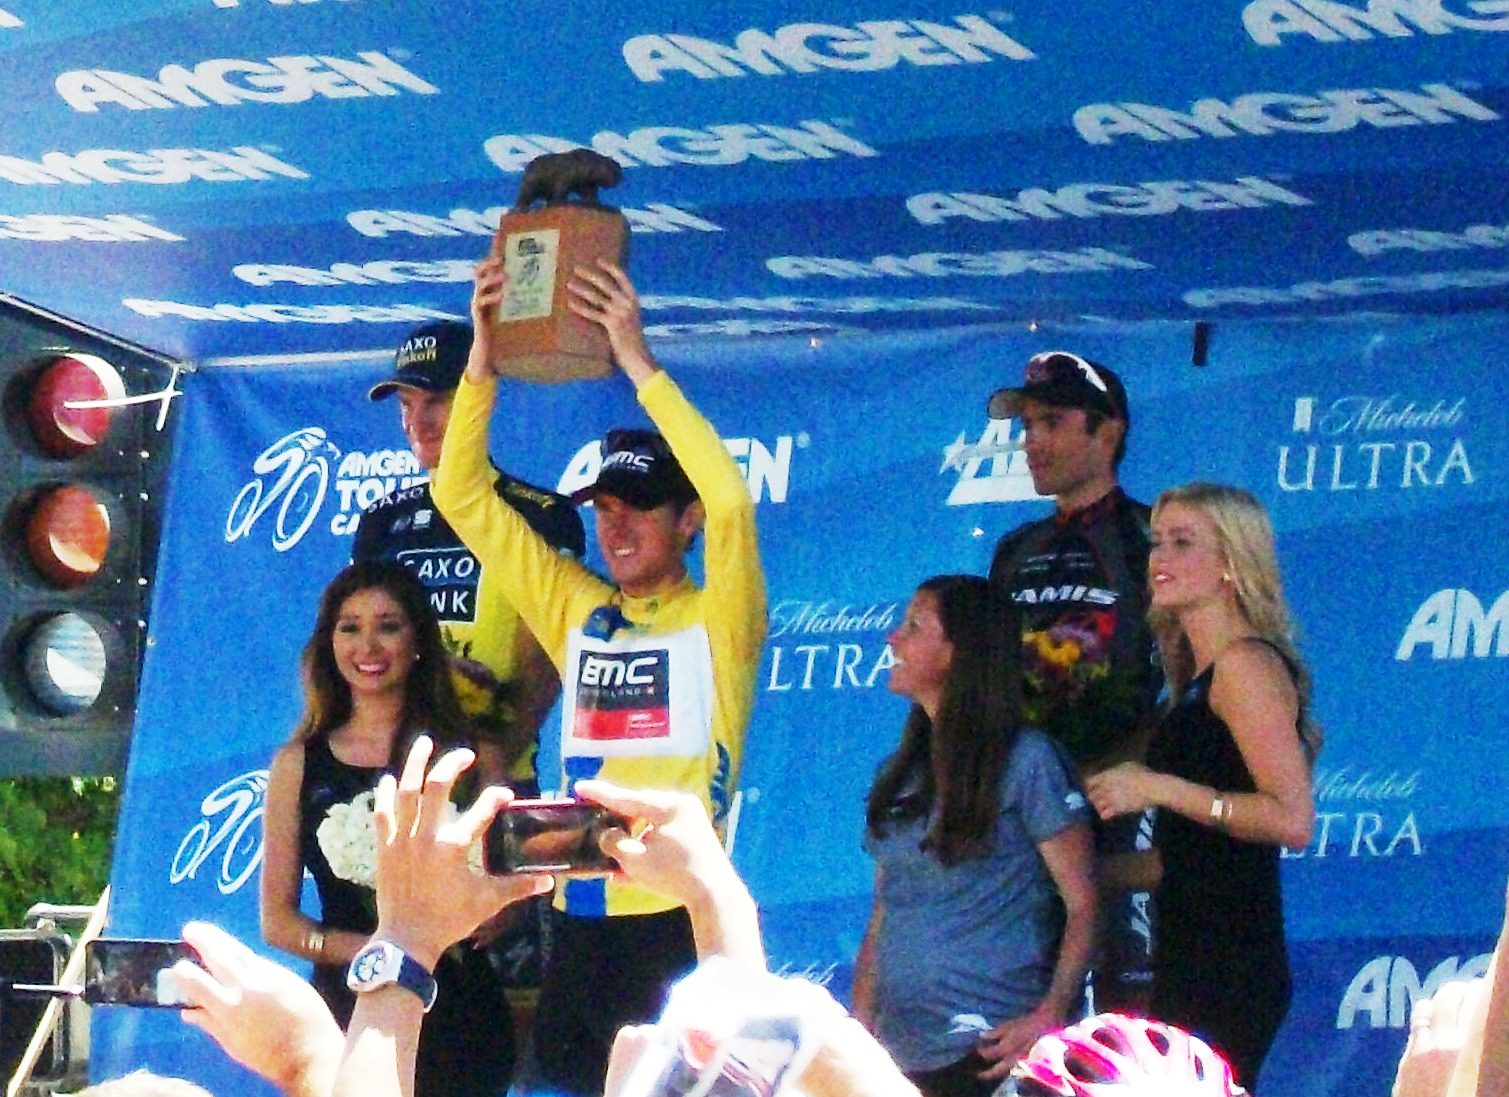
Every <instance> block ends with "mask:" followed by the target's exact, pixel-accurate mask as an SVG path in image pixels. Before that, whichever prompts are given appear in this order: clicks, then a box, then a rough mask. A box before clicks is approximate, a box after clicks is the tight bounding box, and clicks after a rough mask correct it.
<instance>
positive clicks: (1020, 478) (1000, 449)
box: [938, 419, 1042, 507]
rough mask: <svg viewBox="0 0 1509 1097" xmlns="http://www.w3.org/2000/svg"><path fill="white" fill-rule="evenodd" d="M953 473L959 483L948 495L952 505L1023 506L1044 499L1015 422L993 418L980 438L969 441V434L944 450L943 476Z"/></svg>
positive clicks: (962, 435) (963, 433)
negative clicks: (1032, 500) (1029, 469)
mask: <svg viewBox="0 0 1509 1097" xmlns="http://www.w3.org/2000/svg"><path fill="white" fill-rule="evenodd" d="M945 472H952V473H954V474H955V475H956V476H957V477H958V480H957V482H956V483H955V484H954V490H953V491H951V492H949V494H948V504H947V505H948V506H951V507H964V506H970V505H972V504H974V503H1022V502H1027V501H1028V500H1031V499H1040V498H1042V496H1040V495H1038V493H1037V491H1036V490H1035V489H1034V488H1033V486H1032V473H1031V472H1029V471H1028V469H1027V454H1026V453H1025V452H1024V451H1023V450H1022V438H1021V431H1020V429H1019V428H1018V426H1017V421H1016V420H1015V419H991V420H990V421H989V423H988V425H987V426H986V427H985V430H984V431H983V432H982V433H981V434H980V437H979V438H978V439H976V440H975V441H973V442H971V441H969V436H968V433H967V432H966V431H962V430H961V431H960V432H959V437H957V438H955V439H954V440H953V442H952V443H950V444H949V445H947V446H945V447H944V449H943V465H942V467H940V468H939V469H938V473H939V475H942V474H943V473H945Z"/></svg>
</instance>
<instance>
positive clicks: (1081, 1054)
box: [1001, 1013, 1247, 1097]
mask: <svg viewBox="0 0 1509 1097" xmlns="http://www.w3.org/2000/svg"><path fill="white" fill-rule="evenodd" d="M1246 1092H1247V1091H1246V1090H1245V1089H1243V1088H1242V1087H1241V1086H1239V1085H1237V1084H1236V1082H1235V1080H1234V1079H1233V1078H1232V1076H1231V1067H1230V1066H1229V1065H1227V1062H1226V1060H1225V1059H1223V1058H1221V1056H1220V1055H1219V1054H1217V1053H1216V1052H1215V1051H1214V1050H1212V1048H1211V1047H1210V1045H1209V1044H1207V1043H1206V1042H1205V1041H1204V1040H1201V1039H1200V1038H1199V1037H1198V1036H1191V1035H1190V1034H1189V1033H1187V1032H1185V1031H1184V1030H1183V1029H1181V1028H1176V1027H1174V1026H1173V1025H1166V1024H1164V1023H1163V1022H1161V1021H1153V1020H1149V1019H1148V1018H1145V1017H1125V1016H1123V1015H1121V1014H1119V1013H1102V1014H1100V1015H1098V1016H1096V1017H1090V1018H1087V1019H1086V1020H1083V1021H1080V1022H1078V1023H1077V1024H1073V1025H1070V1026H1069V1027H1067V1028H1062V1029H1059V1030H1058V1031H1057V1032H1050V1033H1048V1035H1046V1036H1043V1037H1041V1038H1039V1039H1038V1041H1037V1043H1035V1044H1033V1045H1032V1050H1031V1051H1029V1052H1028V1053H1027V1057H1026V1058H1025V1059H1023V1060H1022V1061H1021V1062H1019V1063H1017V1065H1016V1066H1015V1067H1013V1068H1012V1071H1011V1076H1010V1077H1009V1078H1008V1079H1007V1081H1006V1083H1005V1085H1003V1086H1002V1088H1001V1093H1002V1094H1003V1095H1006V1097H1239V1095H1245V1094H1246Z"/></svg>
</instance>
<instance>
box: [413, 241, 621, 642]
mask: <svg viewBox="0 0 1509 1097" xmlns="http://www.w3.org/2000/svg"><path fill="white" fill-rule="evenodd" d="M503 279H504V276H503V268H502V264H501V261H500V260H497V259H487V260H484V261H483V262H482V263H480V264H479V265H478V267H477V277H476V283H475V286H474V288H473V292H472V317H473V320H474V321H475V323H474V328H475V333H476V334H475V336H474V339H473V342H472V349H471V355H470V357H469V358H468V360H467V366H466V373H465V374H464V375H463V377H462V379H461V384H460V385H459V386H458V387H457V389H456V396H455V400H454V402H453V403H452V405H451V417H450V422H449V424H448V425H447V427H446V432H445V443H444V445H443V446H442V447H441V451H440V463H439V464H438V465H437V466H436V467H435V469H434V471H433V475H432V479H431V482H430V494H431V497H432V498H433V499H434V500H435V505H436V506H437V507H438V508H439V509H440V513H441V514H443V515H445V519H446V521H447V522H449V523H450V526H451V528H452V529H453V530H455V531H456V535H457V536H458V537H460V538H461V540H462V541H464V542H465V543H466V546H467V548H469V549H471V551H472V553H473V554H474V555H475V556H476V557H477V559H478V560H479V561H480V562H481V564H482V566H483V567H495V568H498V569H499V570H500V574H501V580H500V583H501V587H502V590H503V594H504V596H505V597H506V598H507V599H508V600H509V602H510V603H512V604H513V606H514V608H515V609H517V610H518V612H519V616H520V618H522V619H523V621H524V623H525V624H526V625H527V626H528V627H529V630H530V631H531V632H532V633H534V635H535V637H536V639H538V640H539V643H540V646H541V647H542V648H543V649H544V650H545V651H546V652H547V653H548V654H549V655H550V658H551V661H552V662H554V663H555V665H556V666H557V668H559V667H560V665H561V662H562V660H563V659H564V658H565V648H566V634H567V631H568V629H569V627H570V625H571V624H572V623H574V622H575V621H578V620H580V619H581V618H582V617H584V616H585V615H586V612H587V611H588V610H590V608H591V607H592V606H593V605H596V604H598V603H600V602H602V601H603V600H605V599H606V598H607V596H608V593H609V588H608V586H607V584H605V583H603V582H602V581H601V580H599V579H597V578H596V577H595V576H593V575H592V573H591V572H589V571H588V570H587V569H586V568H585V567H583V566H582V565H581V564H580V563H578V562H576V561H574V560H567V559H565V558H564V557H562V556H561V555H560V554H559V553H558V552H556V551H555V549H554V548H553V547H552V546H551V545H550V543H549V542H548V541H546V540H545V538H543V537H542V536H540V534H539V533H537V532H536V531H535V530H534V529H533V528H532V527H531V526H530V525H529V523H528V522H527V521H525V520H524V518H523V517H521V516H520V515H519V513H518V512H517V511H515V510H514V509H513V508H512V507H511V506H509V505H508V504H507V503H506V502H505V501H504V500H503V499H502V498H501V497H500V496H499V495H498V493H497V492H496V491H495V490H494V489H493V479H494V477H493V469H492V465H491V463H490V462H489V461H488V456H487V454H488V434H489V429H488V428H489V423H490V421H491V419H492V413H493V404H494V401H495V400H496V397H497V378H496V377H495V376H494V375H493V372H492V368H491V367H490V366H489V364H488V362H489V355H490V354H491V353H492V348H493V341H494V339H495V336H494V334H493V325H492V320H493V317H494V316H495V315H496V312H497V307H498V301H499V299H500V297H501V295H502V287H503ZM584 606H585V608H583V607H584Z"/></svg>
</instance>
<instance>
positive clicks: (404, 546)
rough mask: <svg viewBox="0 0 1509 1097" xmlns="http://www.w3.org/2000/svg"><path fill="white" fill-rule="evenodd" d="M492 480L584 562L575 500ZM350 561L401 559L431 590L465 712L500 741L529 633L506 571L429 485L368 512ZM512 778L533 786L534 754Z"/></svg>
mask: <svg viewBox="0 0 1509 1097" xmlns="http://www.w3.org/2000/svg"><path fill="white" fill-rule="evenodd" d="M492 477H493V478H492V487H493V491H494V492H495V493H496V495H497V497H498V498H499V499H500V500H502V501H503V502H505V503H506V504H507V505H508V506H510V507H511V508H513V509H514V510H515V511H517V512H518V513H519V514H521V515H522V516H523V517H524V519H525V520H526V521H527V522H528V523H529V524H530V525H531V526H532V527H533V528H534V529H535V530H536V531H537V532H538V533H539V534H540V536H541V537H543V538H544V539H545V540H546V541H548V542H549V543H550V545H551V546H552V547H553V548H554V549H555V550H556V551H557V552H561V553H566V554H568V555H570V556H573V557H576V558H577V559H580V558H581V557H582V556H583V555H584V554H585V552H586V540H585V535H584V534H583V532H582V519H581V516H580V515H579V514H577V512H576V508H575V507H573V506H572V505H571V503H570V501H569V500H567V499H566V498H565V497H564V496H561V495H557V494H556V493H555V492H553V491H545V490H544V489H542V488H537V487H534V486H532V485H530V484H528V483H525V482H524V481H523V480H520V479H518V478H517V477H514V476H510V475H509V474H508V473H506V472H502V471H500V470H495V471H493V472H492ZM351 559H352V560H354V561H363V560H395V561H397V562H398V563H400V564H403V565H404V566H405V567H407V568H408V569H409V570H410V571H412V572H413V573H414V574H415V575H416V576H417V577H418V578H419V581H420V582H421V583H423V584H424V588H425V590H426V592H428V594H429V596H430V604H431V605H432V606H433V607H434V609H435V613H436V615H437V616H438V617H439V618H440V631H441V634H442V636H443V637H444V638H445V646H446V649H447V650H448V651H449V652H450V654H451V658H452V668H451V669H452V672H453V673H452V678H453V680H454V681H455V684H456V692H457V695H458V696H459V697H460V700H461V707H462V709H463V710H464V711H465V712H466V714H467V716H468V717H470V719H471V721H472V723H473V726H474V727H475V729H476V731H477V733H478V734H479V735H480V736H481V737H482V738H485V739H493V738H497V737H498V736H499V735H500V734H501V733H502V732H503V730H504V728H505V727H506V725H507V724H508V722H510V721H511V720H512V719H513V712H512V708H511V704H510V700H511V696H512V684H513V681H514V678H515V676H516V675H517V673H518V645H519V631H520V629H521V628H522V627H523V626H522V625H521V624H520V622H519V615H518V613H517V612H516V611H515V610H514V608H513V606H512V604H510V602H509V601H508V599H507V598H506V597H505V596H504V595H503V593H502V589H501V579H500V576H499V574H498V573H499V571H500V570H501V566H500V565H497V564H494V565H492V566H488V567H484V566H483V565H482V564H480V563H479V562H478V560H477V558H476V557H475V556H473V555H472V553H471V550H470V549H468V548H467V547H466V545H464V544H463V543H462V541H461V538H460V537H458V536H456V533H455V531H454V530H452V529H451V527H450V525H449V524H448V523H447V522H446V520H445V519H444V518H443V517H442V516H441V514H440V512H439V511H438V510H436V509H435V503H434V501H433V500H432V499H431V497H430V485H429V483H428V482H425V483H422V484H416V485H414V486H413V487H409V488H405V489H403V490H402V491H395V492H393V493H392V494H390V495H387V496H385V497H384V498H382V499H379V500H378V501H377V502H375V503H373V504H372V505H371V506H370V507H368V508H367V509H366V510H365V511H364V512H363V513H362V516H361V522H360V524H359V525H358V526H357V528H356V539H355V542H354V543H353V545H352V548H351ZM509 776H510V777H511V778H515V779H518V780H520V781H532V780H533V778H534V751H533V750H528V751H525V752H524V755H523V756H522V757H520V758H519V760H518V761H517V762H516V763H515V764H514V766H513V768H512V770H510V773H509Z"/></svg>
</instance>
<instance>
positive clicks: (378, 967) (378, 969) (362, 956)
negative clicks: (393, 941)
mask: <svg viewBox="0 0 1509 1097" xmlns="http://www.w3.org/2000/svg"><path fill="white" fill-rule="evenodd" d="M388 961H389V956H388V950H387V948H386V947H385V946H383V945H369V946H368V947H367V948H364V949H362V951H361V952H360V953H358V954H357V957H356V961H355V963H353V964H352V965H351V969H352V974H353V975H354V976H355V977H356V979H357V981H358V982H362V983H371V982H373V981H375V980H377V979H381V978H382V977H383V975H384V974H385V973H386V972H387V970H388Z"/></svg>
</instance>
